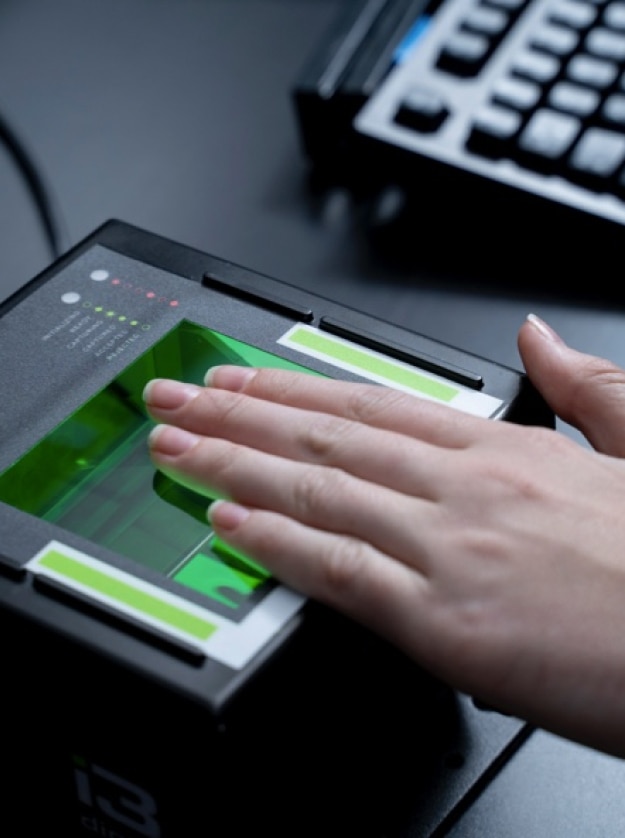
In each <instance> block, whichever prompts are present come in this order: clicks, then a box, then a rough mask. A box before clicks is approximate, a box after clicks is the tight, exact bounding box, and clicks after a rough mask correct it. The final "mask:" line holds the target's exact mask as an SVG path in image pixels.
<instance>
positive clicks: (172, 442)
mask: <svg viewBox="0 0 625 838" xmlns="http://www.w3.org/2000/svg"><path fill="white" fill-rule="evenodd" d="M198 440H199V436H197V435H196V434H191V433H189V431H183V430H182V428H175V427H174V426H173V425H157V426H156V427H155V428H152V430H151V431H150V435H149V437H148V445H149V447H150V449H151V450H152V451H153V452H154V453H155V454H162V455H163V456H165V457H179V456H180V454H184V452H185V451H188V450H189V448H193V446H194V445H195V444H196V443H197V442H198Z"/></svg>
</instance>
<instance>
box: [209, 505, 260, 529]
mask: <svg viewBox="0 0 625 838" xmlns="http://www.w3.org/2000/svg"><path fill="white" fill-rule="evenodd" d="M207 515H208V520H209V523H211V524H212V525H213V526H215V527H219V529H222V530H234V529H236V528H237V527H238V526H239V525H240V524H242V523H243V522H244V521H246V520H247V519H248V518H249V517H250V511H249V509H246V508H245V507H244V506H240V505H239V504H238V503H232V502H231V501H228V500H216V501H214V502H213V503H212V504H211V505H210V506H209V507H208V513H207Z"/></svg>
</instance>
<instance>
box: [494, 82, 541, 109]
mask: <svg viewBox="0 0 625 838" xmlns="http://www.w3.org/2000/svg"><path fill="white" fill-rule="evenodd" d="M541 94H542V89H541V88H540V87H539V86H538V85H537V84H534V82H531V81H527V80H526V79H515V78H513V77H512V76H504V77H503V78H501V79H499V81H497V82H496V83H495V86H494V87H493V101H494V102H496V103H498V104H500V105H505V106H506V107H509V108H513V109H514V110H518V111H527V110H529V109H530V108H533V107H535V106H536V104H537V103H538V100H539V99H540V96H541Z"/></svg>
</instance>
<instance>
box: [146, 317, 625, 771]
mask: <svg viewBox="0 0 625 838" xmlns="http://www.w3.org/2000/svg"><path fill="white" fill-rule="evenodd" d="M518 345H519V352H520V355H521V358H522V361H523V364H524V366H525V369H526V371H527V373H528V375H529V377H530V378H531V379H532V381H533V382H534V384H535V385H536V387H537V388H538V390H539V391H540V392H541V393H542V394H543V396H544V397H545V399H546V400H547V401H548V403H549V404H550V406H551V407H552V408H553V410H554V411H555V413H556V414H557V415H558V416H560V417H561V418H562V419H563V420H564V421H566V422H568V423H570V424H571V425H573V426H575V427H576V428H578V429H579V430H580V431H581V432H582V433H583V434H584V435H585V436H586V438H587V439H588V442H589V443H590V445H591V446H592V448H589V447H586V446H582V445H579V444H578V443H576V442H574V441H572V440H571V439H570V438H568V437H565V436H563V435H562V434H560V433H559V432H556V431H553V430H550V429H546V428H539V427H525V426H517V425H513V424H512V423H507V422H492V421H490V420H485V419H479V418H475V417H471V416H468V415H465V414H463V413H460V412H459V411H456V410H453V409H452V408H448V407H445V406H441V405H439V404H435V403H432V402H428V401H425V400H422V399H418V398H415V397H414V396H410V395H406V394H403V393H400V392H397V391H394V390H390V389H387V388H382V387H378V386H366V385H360V384H346V383H345V382H337V381H330V380H325V379H321V378H314V379H312V378H311V376H308V375H306V374H298V373H291V372H285V371H278V370H268V369H261V370H252V369H248V368H238V367H217V368H215V369H213V370H211V371H210V372H209V374H208V376H207V384H208V386H206V387H197V386H194V385H190V384H185V383H181V382H173V381H169V380H162V379H160V380H156V381H153V382H150V384H148V386H147V387H146V391H145V400H146V405H147V408H148V410H149V413H150V415H151V416H152V417H153V419H154V420H155V421H156V422H158V423H159V424H158V425H157V426H156V428H155V429H154V431H153V432H152V434H151V436H150V450H151V456H152V459H153V462H154V464H155V466H156V467H157V468H159V469H161V470H162V471H163V472H165V473H167V474H168V475H170V476H172V477H173V478H175V479H177V480H179V481H181V482H183V483H185V484H186V485H189V486H192V487H193V488H195V489H199V490H200V491H202V492H204V493H205V494H206V495H207V496H209V497H213V498H214V497H219V498H222V499H223V500H218V501H217V502H215V503H214V504H212V506H211V508H210V510H209V516H210V519H211V522H212V525H213V527H214V528H215V530H216V532H217V533H218V535H219V536H220V537H221V538H223V539H224V540H226V541H228V542H229V543H230V544H232V545H233V546H234V547H236V548H238V549H240V550H242V551H244V552H245V553H247V554H248V555H250V556H251V557H253V558H254V559H256V560H257V561H259V562H260V563H262V564H263V565H265V566H266V567H267V568H268V569H270V570H271V571H272V572H273V573H274V574H275V575H276V576H277V577H278V578H280V579H282V580H283V581H284V582H285V583H287V584H289V585H291V586H292V587H294V588H297V589H299V590H301V591H302V592H304V593H305V594H308V595H309V596H311V597H313V598H316V599H318V600H320V601H323V602H325V603H327V604H329V605H330V606H332V607H334V608H337V609H339V610H341V611H343V612H344V613H346V614H348V615H349V616H351V617H352V618H354V619H355V620H358V621H360V622H362V623H363V624H365V625H367V626H369V627H371V628H373V629H374V630H375V631H377V632H379V633H380V634H382V635H384V636H385V637H387V638H388V639H390V640H391V641H392V642H393V643H394V644H396V645H397V646H399V647H400V648H401V649H402V650H404V651H405V653H406V654H408V655H410V656H411V657H412V658H414V660H415V661H416V662H417V663H418V664H419V665H421V666H424V667H426V668H427V669H428V670H430V671H431V672H432V673H433V674H435V675H436V676H438V677H440V678H441V679H443V680H445V681H446V682H447V683H449V684H450V685H451V686H453V687H455V688H457V689H459V690H461V691H464V692H467V693H469V694H472V695H474V696H476V697H478V698H480V699H481V700H483V701H485V702H487V703H488V704H490V705H491V706H494V707H497V708H499V709H501V710H502V711H505V712H508V713H511V714H514V715H516V716H519V717H521V718H524V719H526V720H528V721H529V722H531V723H533V724H535V725H537V726H540V727H543V728H545V729H547V730H550V731H552V732H554V733H557V734H559V735H563V736H566V737H568V738H571V739H574V740H576V741H578V742H581V743H584V744H587V745H590V746H592V747H595V748H598V749H600V750H603V751H606V752H609V753H612V754H616V755H619V756H625V700H624V699H625V548H624V545H625V515H624V514H623V500H624V499H625V460H623V459H622V458H623V457H624V456H625V431H624V430H623V428H624V427H625V425H624V423H625V372H623V370H621V369H619V368H618V367H616V366H614V365H613V364H611V363H610V362H608V361H606V360H603V359H599V358H595V357H591V356H588V355H584V354H582V353H580V352H577V351H575V350H574V349H571V348H570V347H568V346H567V345H566V344H565V343H564V342H563V341H562V340H561V339H560V338H559V337H558V336H557V335H556V334H555V333H554V332H553V331H552V330H551V329H550V328H549V327H548V326H547V325H546V324H545V323H544V322H542V321H541V320H539V319H538V318H535V317H534V316H533V315H530V317H529V318H528V320H527V322H526V323H524V324H523V326H522V327H521V329H520V331H519V337H518Z"/></svg>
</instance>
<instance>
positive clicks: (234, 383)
mask: <svg viewBox="0 0 625 838" xmlns="http://www.w3.org/2000/svg"><path fill="white" fill-rule="evenodd" d="M255 375H256V370H255V369H254V368H253V367H232V366H219V367H211V368H210V369H209V370H208V372H207V373H206V375H205V376H204V384H205V385H206V386H207V387H218V388H219V389H220V390H233V391H235V392H236V391H237V390H242V389H243V388H244V387H245V385H246V384H247V383H248V381H251V380H252V378H254V376H255Z"/></svg>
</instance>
